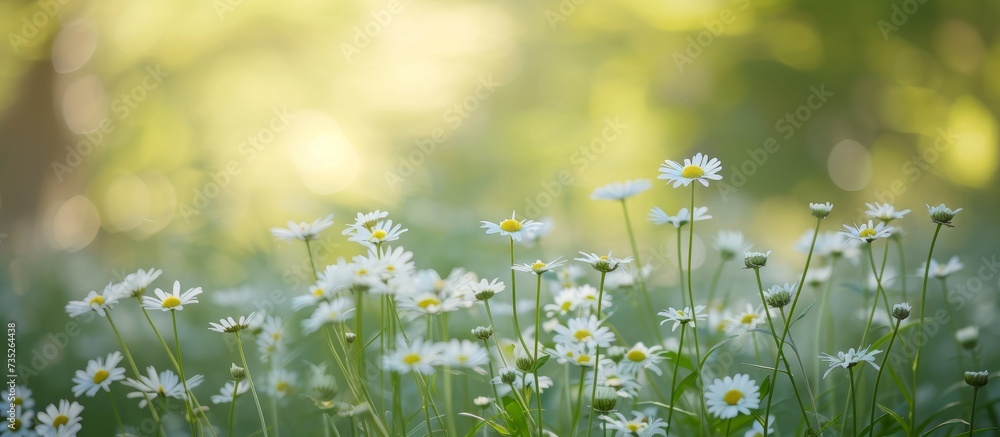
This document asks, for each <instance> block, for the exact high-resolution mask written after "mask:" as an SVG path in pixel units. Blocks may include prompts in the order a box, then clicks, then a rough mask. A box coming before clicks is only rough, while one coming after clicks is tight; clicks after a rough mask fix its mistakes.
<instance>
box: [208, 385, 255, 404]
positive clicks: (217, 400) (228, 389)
mask: <svg viewBox="0 0 1000 437" xmlns="http://www.w3.org/2000/svg"><path fill="white" fill-rule="evenodd" d="M249 390H250V381H247V380H245V379H244V380H242V381H240V382H239V383H237V382H235V381H229V382H227V383H226V384H225V385H223V386H222V388H220V389H219V394H217V395H212V397H211V400H212V403H213V404H227V403H230V402H232V401H233V391H235V392H236V397H239V396H240V395H242V394H244V393H246V392H247V391H249Z"/></svg>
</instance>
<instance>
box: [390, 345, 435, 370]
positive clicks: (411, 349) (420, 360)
mask: <svg viewBox="0 0 1000 437" xmlns="http://www.w3.org/2000/svg"><path fill="white" fill-rule="evenodd" d="M440 363H441V350H440V348H439V347H438V346H437V345H435V344H433V343H426V342H424V341H422V340H420V339H413V342H412V343H410V344H409V345H407V344H406V342H404V341H402V340H401V341H400V342H399V344H397V345H396V349H395V350H393V351H391V352H389V353H387V354H385V355H384V356H383V357H382V364H383V366H384V368H385V369H386V370H389V371H392V372H397V373H402V374H407V373H410V372H416V373H421V374H424V375H431V374H433V373H434V366H436V365H438V364H440Z"/></svg>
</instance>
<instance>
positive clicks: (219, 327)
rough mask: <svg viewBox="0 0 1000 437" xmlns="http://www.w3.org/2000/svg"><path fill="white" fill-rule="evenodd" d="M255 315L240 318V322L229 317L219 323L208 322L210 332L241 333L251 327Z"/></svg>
mask: <svg viewBox="0 0 1000 437" xmlns="http://www.w3.org/2000/svg"><path fill="white" fill-rule="evenodd" d="M255 315H256V313H250V315H249V316H240V319H239V320H235V319H233V318H232V317H227V318H225V319H220V320H219V323H214V322H208V324H209V325H210V326H209V328H208V330H209V331H215V332H222V333H232V332H239V331H242V330H244V329H247V328H249V327H250V324H251V323H252V322H253V318H254V316H255Z"/></svg>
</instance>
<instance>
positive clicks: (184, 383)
mask: <svg viewBox="0 0 1000 437" xmlns="http://www.w3.org/2000/svg"><path fill="white" fill-rule="evenodd" d="M170 322H171V323H172V324H173V326H174V347H175V348H176V349H177V368H178V372H180V374H181V385H182V386H184V393H185V394H186V393H189V391H188V388H187V379H185V378H186V377H185V376H184V358H182V357H181V337H180V336H179V335H177V312H176V311H171V312H170ZM184 408H185V409H186V410H187V414H188V420H190V422H189V424H190V425H191V435H192V436H193V435H194V434H195V432H194V421H195V417H194V412H193V411H191V403H190V402H189V401H188V399H187V397H186V396H185V398H184Z"/></svg>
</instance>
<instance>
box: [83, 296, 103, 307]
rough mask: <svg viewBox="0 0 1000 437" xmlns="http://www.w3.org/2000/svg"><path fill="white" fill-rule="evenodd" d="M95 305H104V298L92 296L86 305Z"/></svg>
mask: <svg viewBox="0 0 1000 437" xmlns="http://www.w3.org/2000/svg"><path fill="white" fill-rule="evenodd" d="M95 303H96V304H98V305H104V296H94V297H92V298H90V300H89V301H87V304H89V305H93V304H95Z"/></svg>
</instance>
